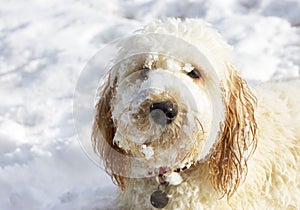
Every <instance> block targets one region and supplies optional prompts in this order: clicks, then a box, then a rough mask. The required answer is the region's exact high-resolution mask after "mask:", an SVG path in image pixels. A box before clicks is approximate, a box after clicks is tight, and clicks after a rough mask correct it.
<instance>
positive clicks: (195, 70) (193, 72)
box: [187, 68, 201, 79]
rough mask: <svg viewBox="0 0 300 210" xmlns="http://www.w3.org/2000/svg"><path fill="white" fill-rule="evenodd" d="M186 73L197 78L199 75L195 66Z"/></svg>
mask: <svg viewBox="0 0 300 210" xmlns="http://www.w3.org/2000/svg"><path fill="white" fill-rule="evenodd" d="M187 75H189V76H190V77H191V78H194V79H199V78H200V77H201V74H200V71H199V70H198V69H196V68H194V69H193V70H192V71H190V72H189V73H188V74H187Z"/></svg>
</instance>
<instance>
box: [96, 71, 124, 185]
mask: <svg viewBox="0 0 300 210" xmlns="http://www.w3.org/2000/svg"><path fill="white" fill-rule="evenodd" d="M116 83H117V79H114V80H111V79H110V76H108V78H107V79H106V81H105V83H104V84H103V86H102V88H101V90H100V95H99V101H98V103H97V105H96V115H95V119H94V126H93V133H92V143H93V148H94V151H95V152H96V153H98V155H99V156H100V159H101V160H102V161H103V164H104V168H105V170H106V172H107V173H108V174H109V175H110V176H111V177H112V179H113V181H114V183H116V184H117V185H118V186H119V187H120V188H121V189H122V190H124V189H125V183H124V177H122V176H120V175H118V174H115V173H114V171H121V170H122V169H121V167H124V165H125V163H124V159H123V160H122V159H121V158H120V157H118V156H116V155H115V154H116V153H120V154H123V153H124V151H122V150H121V149H120V148H119V147H117V146H116V145H114V143H113V139H114V136H115V132H116V128H115V126H114V122H113V119H112V109H111V99H112V98H113V96H114V95H115V89H116Z"/></svg>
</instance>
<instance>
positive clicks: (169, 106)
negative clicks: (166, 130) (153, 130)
mask: <svg viewBox="0 0 300 210" xmlns="http://www.w3.org/2000/svg"><path fill="white" fill-rule="evenodd" d="M150 114H151V117H152V119H153V120H154V122H156V123H158V124H161V125H164V124H170V123H171V122H173V120H174V119H175V117H176V116H177V114H178V107H177V105H176V104H175V103H172V102H171V101H162V102H157V103H153V104H151V106H150Z"/></svg>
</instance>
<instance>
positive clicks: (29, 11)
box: [0, 0, 300, 210]
mask: <svg viewBox="0 0 300 210" xmlns="http://www.w3.org/2000/svg"><path fill="white" fill-rule="evenodd" d="M299 11H300V1H299V0H283V1H278V0H227V1H217V0H212V1H205V0H189V1H182V0H168V1H160V0H153V1H150V0H146V1H142V0H128V1H123V0H110V1H105V0H87V1H86V0H66V1H59V0H51V1H50V0H44V1H34V0H27V1H18V0H10V1H0V96H1V102H0V209H3V210H22V209H26V210H27V209H31V210H34V209H49V210H50V209H51V210H55V209H72V210H77V209H89V210H90V209H101V210H107V209H114V208H115V205H114V204H113V199H114V197H115V196H116V192H115V189H116V188H115V186H114V185H113V184H112V182H111V180H110V177H109V176H108V175H106V174H105V172H103V171H102V170H101V169H100V168H98V167H97V166H96V165H94V164H93V163H92V161H90V160H89V159H88V158H87V157H86V155H85V154H84V152H83V151H82V150H81V148H80V146H79V143H78V141H77V138H76V132H75V129H74V126H73V116H72V101H73V92H74V89H75V85H76V81H77V79H78V77H79V74H80V71H81V70H82V69H83V68H84V66H85V65H86V63H87V61H88V60H89V59H90V58H91V57H92V56H93V55H94V54H95V53H96V52H97V51H98V50H99V49H100V48H101V47H103V46H104V45H105V44H107V43H108V42H110V41H112V40H114V39H116V38H119V37H122V36H125V35H126V34H130V33H132V32H134V31H135V30H137V29H140V28H141V26H142V25H144V24H146V23H149V22H151V21H152V20H154V19H155V18H160V17H168V16H172V17H182V18H184V17H199V18H203V19H205V20H206V21H209V22H210V23H212V25H213V26H214V27H216V28H217V29H218V30H219V31H220V32H221V34H222V35H223V36H224V38H225V39H226V40H227V41H228V42H229V43H230V44H232V45H234V47H235V58H236V60H237V61H238V67H239V69H240V70H241V73H242V75H243V76H244V77H245V78H246V79H247V80H248V81H250V82H253V81H254V82H255V81H265V80H268V79H270V78H281V77H291V76H296V75H299V68H300V12H299Z"/></svg>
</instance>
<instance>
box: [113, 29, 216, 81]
mask: <svg viewBox="0 0 300 210" xmlns="http://www.w3.org/2000/svg"><path fill="white" fill-rule="evenodd" d="M118 48H119V50H118V51H119V53H118V54H117V56H116V59H115V60H114V64H116V63H119V64H121V63H122V65H119V67H118V68H117V69H115V70H117V71H118V73H117V74H118V76H121V77H124V75H125V76H126V74H128V71H133V70H135V69H136V68H143V67H145V66H150V67H151V66H155V65H156V66H159V67H160V68H164V67H165V66H169V67H171V68H168V69H174V70H176V69H177V70H178V69H179V68H178V66H180V67H181V68H182V67H183V66H185V64H188V65H193V66H197V67H199V68H200V69H202V70H203V71H204V73H205V74H209V75H212V74H215V75H216V74H218V69H216V68H214V67H213V65H212V63H211V62H210V60H209V59H208V58H207V57H206V56H205V54H203V53H202V52H201V51H200V50H199V49H198V48H197V47H196V46H193V45H191V44H190V43H188V42H186V41H184V40H183V39H180V38H177V37H174V36H171V35H165V34H138V35H133V36H130V37H128V38H126V39H123V40H121V41H120V42H119V43H118ZM174 61H176V62H174ZM172 65H173V66H172ZM121 66H123V67H121ZM186 67H187V66H186ZM165 69H167V68H165Z"/></svg>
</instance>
